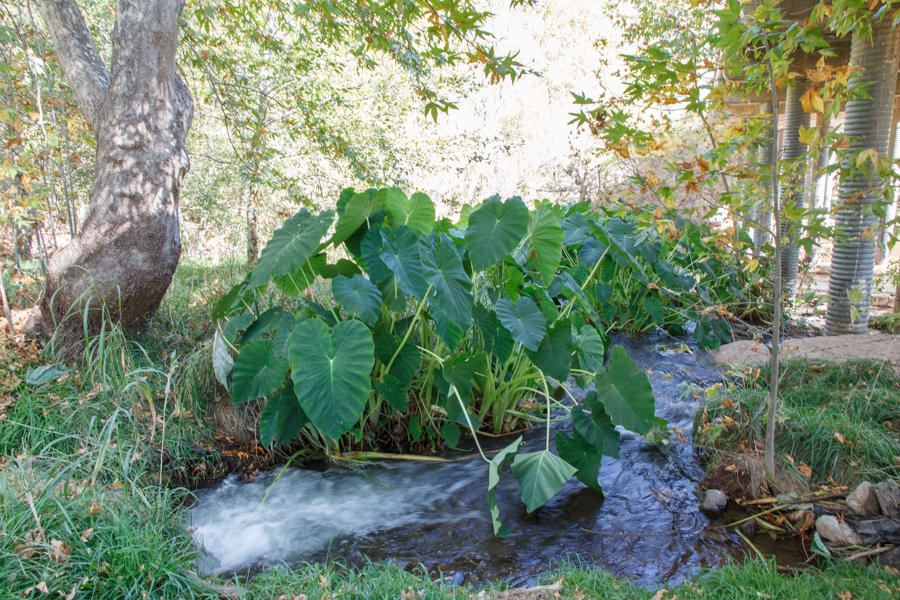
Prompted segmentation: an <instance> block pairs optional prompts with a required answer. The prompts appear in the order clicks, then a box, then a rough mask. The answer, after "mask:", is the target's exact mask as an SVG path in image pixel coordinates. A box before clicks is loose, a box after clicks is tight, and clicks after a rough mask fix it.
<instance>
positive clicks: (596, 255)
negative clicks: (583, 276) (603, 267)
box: [578, 237, 606, 268]
mask: <svg viewBox="0 0 900 600" xmlns="http://www.w3.org/2000/svg"><path fill="white" fill-rule="evenodd" d="M604 254H606V246H604V245H603V244H601V243H600V241H599V240H598V239H597V238H593V237H591V238H588V239H586V240H584V243H582V244H581V246H579V247H578V262H579V263H581V264H582V265H584V266H585V267H588V268H591V267H593V266H594V265H596V264H597V263H598V262H600V259H602V258H603V255H604Z"/></svg>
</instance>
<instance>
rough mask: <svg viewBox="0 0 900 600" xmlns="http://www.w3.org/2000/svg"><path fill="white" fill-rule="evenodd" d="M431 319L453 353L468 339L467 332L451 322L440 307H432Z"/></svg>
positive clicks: (439, 335)
mask: <svg viewBox="0 0 900 600" xmlns="http://www.w3.org/2000/svg"><path fill="white" fill-rule="evenodd" d="M431 318H432V320H434V330H435V332H436V333H437V334H438V337H440V338H441V341H443V342H444V345H446V346H447V347H448V348H449V349H450V351H451V352H455V351H456V348H457V346H459V343H460V342H461V341H462V340H463V338H464V337H466V330H465V329H463V328H462V327H460V326H459V325H457V324H456V323H454V322H453V321H451V320H450V317H448V316H447V315H445V314H444V312H443V311H442V310H441V307H440V306H437V305H435V304H432V305H431Z"/></svg>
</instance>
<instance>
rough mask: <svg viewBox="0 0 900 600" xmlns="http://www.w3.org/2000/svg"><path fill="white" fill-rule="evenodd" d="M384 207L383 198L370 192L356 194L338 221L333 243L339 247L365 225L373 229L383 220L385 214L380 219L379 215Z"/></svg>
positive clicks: (348, 202)
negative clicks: (374, 225)
mask: <svg viewBox="0 0 900 600" xmlns="http://www.w3.org/2000/svg"><path fill="white" fill-rule="evenodd" d="M382 206H384V197H383V196H378V195H376V194H369V193H368V192H362V193H359V194H354V195H353V196H352V197H351V198H350V200H348V201H347V204H346V205H345V206H344V212H343V213H341V216H340V218H339V219H338V223H337V227H336V228H335V231H334V236H332V238H331V243H333V244H334V246H335V247H337V246H339V245H340V244H341V243H342V242H344V241H345V240H347V239H348V238H349V237H350V236H352V235H353V234H354V233H356V232H357V231H358V230H359V228H360V227H362V226H363V225H366V226H368V227H371V226H372V225H373V224H375V223H380V222H381V221H382V219H383V214H382V218H379V217H378V214H379V212H380V211H381V208H382Z"/></svg>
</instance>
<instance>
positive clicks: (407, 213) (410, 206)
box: [384, 188, 434, 235]
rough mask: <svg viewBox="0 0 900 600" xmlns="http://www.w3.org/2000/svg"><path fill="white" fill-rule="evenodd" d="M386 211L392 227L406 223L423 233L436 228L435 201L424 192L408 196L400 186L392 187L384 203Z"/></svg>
mask: <svg viewBox="0 0 900 600" xmlns="http://www.w3.org/2000/svg"><path fill="white" fill-rule="evenodd" d="M384 212H385V213H386V214H387V222H388V225H389V226H390V227H399V226H400V225H406V226H408V227H410V228H411V229H413V230H414V231H416V232H418V233H419V234H421V235H428V234H429V233H431V230H432V229H434V203H432V202H431V198H429V197H428V196H426V195H425V194H422V193H416V194H413V195H412V196H411V197H410V198H407V197H406V194H404V193H403V192H402V191H401V190H400V189H399V188H390V189H389V190H388V191H387V199H386V200H385V203H384Z"/></svg>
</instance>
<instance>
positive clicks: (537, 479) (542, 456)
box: [512, 450, 578, 512]
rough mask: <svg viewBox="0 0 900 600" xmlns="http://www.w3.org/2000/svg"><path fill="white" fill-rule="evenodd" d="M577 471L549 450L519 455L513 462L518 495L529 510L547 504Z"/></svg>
mask: <svg viewBox="0 0 900 600" xmlns="http://www.w3.org/2000/svg"><path fill="white" fill-rule="evenodd" d="M577 471H578V469H576V468H575V467H573V466H572V465H570V464H569V463H567V462H566V461H564V460H563V459H561V458H560V457H558V456H557V455H555V454H553V453H552V452H550V451H549V450H541V451H539V452H528V453H526V454H518V455H516V458H515V460H514V461H513V465H512V472H513V476H514V477H515V478H516V481H518V482H519V496H520V497H521V498H522V502H524V503H525V509H526V510H527V511H528V512H533V511H534V510H536V509H538V508H540V507H541V506H543V505H544V504H546V503H547V500H549V499H550V498H552V497H553V496H555V495H556V493H557V492H559V490H561V489H562V487H563V485H565V483H566V482H567V481H568V480H569V479H571V478H572V475H574V474H575V473H576V472H577Z"/></svg>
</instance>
